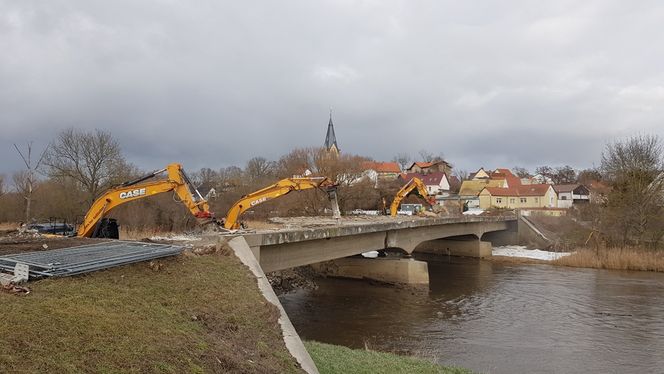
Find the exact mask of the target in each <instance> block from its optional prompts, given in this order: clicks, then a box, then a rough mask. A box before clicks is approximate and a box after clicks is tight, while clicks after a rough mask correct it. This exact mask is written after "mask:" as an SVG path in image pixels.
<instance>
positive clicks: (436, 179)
mask: <svg viewBox="0 0 664 374" xmlns="http://www.w3.org/2000/svg"><path fill="white" fill-rule="evenodd" d="M400 177H401V179H403V180H404V181H405V182H408V181H409V180H411V179H413V178H414V177H417V178H419V179H420V180H421V181H422V183H424V184H425V185H427V186H433V185H435V186H438V185H440V182H441V180H442V179H443V178H444V177H445V173H441V172H438V173H429V174H426V175H423V174H419V173H404V174H401V175H400ZM448 182H449V181H448Z"/></svg>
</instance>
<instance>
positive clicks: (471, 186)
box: [459, 179, 506, 208]
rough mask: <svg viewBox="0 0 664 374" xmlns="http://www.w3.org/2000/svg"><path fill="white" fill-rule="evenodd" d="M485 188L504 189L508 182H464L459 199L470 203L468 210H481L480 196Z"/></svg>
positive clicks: (499, 180) (502, 180)
mask: <svg viewBox="0 0 664 374" xmlns="http://www.w3.org/2000/svg"><path fill="white" fill-rule="evenodd" d="M485 187H495V188H504V187H506V182H505V180H504V179H496V180H492V179H476V180H468V181H463V182H461V188H460V189H459V198H460V199H461V200H465V201H466V202H467V203H468V208H479V207H480V199H479V195H480V192H482V190H483V189H484V188H485Z"/></svg>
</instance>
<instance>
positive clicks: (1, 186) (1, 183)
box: [0, 174, 7, 197]
mask: <svg viewBox="0 0 664 374" xmlns="http://www.w3.org/2000/svg"><path fill="white" fill-rule="evenodd" d="M6 193H7V191H5V176H4V175H3V174H0V197H2V196H3V195H4V194H6Z"/></svg>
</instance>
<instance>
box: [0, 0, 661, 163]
mask: <svg viewBox="0 0 664 374" xmlns="http://www.w3.org/2000/svg"><path fill="white" fill-rule="evenodd" d="M663 22H664V2H662V1H645V0H644V1H609V0H598V1H578V0H573V1H564V0H555V1H549V2H545V1H513V0H496V1H464V2H460V1H440V0H435V1H412V0H405V1H383V0H376V1H311V0H301V1H264V2H256V1H229V2H224V1H218V0H215V1H205V0H197V1H190V0H189V1H184V0H183V1H177V0H163V1H156V0H153V1H148V0H144V1H135V0H131V1H124V0H113V1H109V0H103V1H101V0H100V1H93V0H81V1H74V0H66V1H65V0H48V1H43V0H39V1H31V0H21V1H15V0H0V127H1V129H2V131H1V133H0V141H1V142H0V157H1V160H2V162H0V173H10V172H11V171H13V170H17V169H19V168H20V167H21V163H20V159H19V158H18V156H17V155H16V153H15V151H14V149H13V147H12V143H13V142H19V143H24V142H25V141H28V140H33V141H34V142H35V144H36V147H43V146H44V145H45V144H47V143H48V142H49V141H50V140H51V139H52V138H53V137H54V135H55V134H57V132H59V131H61V130H62V129H64V128H67V127H77V128H85V129H93V128H100V129H105V130H109V131H111V132H112V134H113V135H114V136H115V137H116V138H118V139H119V140H120V142H121V144H122V147H123V150H124V152H125V154H126V156H127V158H128V160H129V161H130V162H132V163H134V164H136V165H137V166H138V167H140V168H143V169H154V168H158V167H161V166H164V165H166V164H167V163H170V162H175V161H177V162H182V163H183V164H184V166H185V168H187V169H190V170H193V169H198V168H200V167H211V168H215V169H216V168H219V167H223V166H229V165H240V166H243V165H244V163H245V162H246V161H247V160H248V159H250V158H251V157H254V156H264V157H267V158H277V157H278V156H279V155H281V154H284V153H287V152H288V151H289V150H290V149H292V148H294V147H304V146H320V145H322V143H323V141H324V139H325V131H326V127H327V121H328V111H329V108H330V106H331V107H332V108H333V110H334V123H335V129H336V134H337V139H338V142H339V147H340V148H341V150H342V152H349V153H355V154H361V155H366V156H370V157H373V158H375V159H377V160H390V159H391V158H392V157H393V156H394V155H395V154H396V153H398V152H409V153H411V154H413V155H416V154H417V152H418V151H419V150H420V149H427V150H429V151H430V152H433V153H436V154H437V153H442V154H444V155H445V157H446V158H447V159H448V160H449V161H450V162H452V163H453V164H455V165H456V166H457V167H458V168H461V169H466V170H474V169H477V168H479V167H480V166H484V167H488V168H493V167H499V166H502V167H512V166H515V165H522V166H526V167H529V168H534V167H535V166H538V165H542V164H552V165H558V164H570V165H572V166H574V167H577V168H583V167H589V166H592V165H593V163H595V164H597V163H598V161H599V157H600V153H601V150H602V148H603V145H604V144H605V142H606V141H610V140H612V139H617V138H620V137H623V136H627V135H630V134H635V133H640V134H644V133H646V134H650V133H653V134H658V135H660V136H664V37H663V33H664V29H663V28H662V27H663V24H664V23H663Z"/></svg>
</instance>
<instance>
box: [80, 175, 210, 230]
mask: <svg viewBox="0 0 664 374" xmlns="http://www.w3.org/2000/svg"><path fill="white" fill-rule="evenodd" d="M164 172H165V173H166V175H167V177H166V179H158V180H154V181H149V182H145V181H146V180H148V179H151V178H155V177H157V176H159V175H160V174H162V173H164ZM192 190H193V192H195V193H196V195H194V194H192ZM170 191H174V194H175V195H177V198H178V200H179V201H180V202H181V203H183V204H184V205H185V206H186V207H187V209H189V211H190V212H191V214H193V215H194V217H196V218H197V219H198V220H199V223H210V222H214V214H212V213H211V212H210V207H209V205H208V202H207V200H205V199H204V198H203V196H201V194H200V192H198V190H197V189H196V188H194V187H193V185H192V183H191V180H190V179H189V177H187V174H186V173H185V172H184V170H183V169H182V166H181V165H180V164H177V163H173V164H170V165H168V166H166V168H164V169H161V170H157V171H154V172H152V173H150V174H148V175H145V176H143V177H141V178H138V179H136V180H133V181H129V182H125V183H122V184H121V185H119V186H116V187H113V188H111V189H110V190H108V191H106V192H105V193H104V194H103V195H102V196H101V197H99V198H98V199H97V200H96V201H95V202H94V203H93V204H92V206H91V207H90V209H89V210H88V212H87V214H86V215H85V218H84V219H83V223H82V224H81V225H80V226H79V228H78V232H77V236H83V237H93V238H100V237H103V238H114V239H118V237H119V235H118V227H117V222H115V220H113V219H108V218H105V216H106V215H107V214H108V212H110V211H111V209H113V208H115V207H116V206H118V205H121V204H124V203H128V202H130V201H134V200H138V199H142V198H144V197H149V196H154V195H157V194H161V193H166V192H170Z"/></svg>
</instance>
